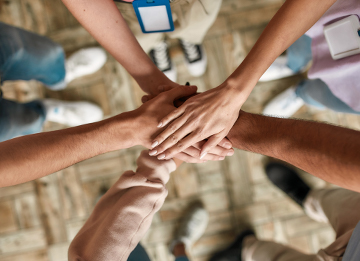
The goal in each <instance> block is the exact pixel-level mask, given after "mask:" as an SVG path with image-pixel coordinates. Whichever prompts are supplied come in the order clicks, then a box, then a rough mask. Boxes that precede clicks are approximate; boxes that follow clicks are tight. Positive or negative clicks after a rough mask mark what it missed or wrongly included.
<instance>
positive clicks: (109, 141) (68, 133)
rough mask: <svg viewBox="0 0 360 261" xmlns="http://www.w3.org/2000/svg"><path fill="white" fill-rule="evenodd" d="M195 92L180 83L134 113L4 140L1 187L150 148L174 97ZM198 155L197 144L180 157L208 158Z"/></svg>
mask: <svg viewBox="0 0 360 261" xmlns="http://www.w3.org/2000/svg"><path fill="white" fill-rule="evenodd" d="M194 92H196V88H194V86H181V87H177V88H174V89H172V90H170V91H168V92H164V93H162V94H160V95H158V96H157V97H156V98H154V99H153V100H151V101H149V102H146V103H145V104H143V105H142V106H141V107H140V108H138V109H136V110H134V111H131V112H126V113H122V114H120V115H118V116H115V117H112V118H109V119H107V120H103V121H100V122H97V123H92V124H87V125H83V126H78V127H73V128H69V129H64V130H59V131H52V132H44V133H39V134H33V135H27V136H23V137H19V138H15V139H11V140H8V141H4V142H1V143H0V187H4V186H11V185H15V184H19V183H23V182H27V181H30V180H33V179H36V178H40V177H43V176H46V175H49V174H51V173H54V172H56V171H59V170H61V169H63V168H66V167H68V166H70V165H72V164H74V163H77V162H79V161H82V160H85V159H88V158H91V157H94V156H96V155H99V154H102V153H105V152H109V151H114V150H119V149H124V148H129V147H131V146H135V145H143V146H145V147H147V148H150V147H151V137H153V136H154V135H156V134H157V133H158V132H159V130H158V128H157V127H156V126H157V122H158V120H159V119H160V118H161V117H163V116H164V115H166V114H167V113H169V112H170V111H172V110H174V109H176V108H175V107H174V104H173V103H174V100H177V99H179V98H181V97H186V96H188V95H191V94H193V93H194ZM197 147H200V145H199V144H198V145H197ZM230 152H231V153H233V150H232V149H224V148H223V147H217V148H216V150H214V151H213V153H214V154H209V155H208V156H207V158H205V159H204V161H206V160H223V159H224V156H226V155H228V154H229V153H230ZM199 154H200V150H198V149H196V147H192V148H188V149H186V150H185V151H184V152H182V153H180V154H178V155H176V157H177V158H178V159H181V160H184V161H187V162H194V163H195V162H204V161H203V160H200V159H199ZM176 163H177V164H179V163H180V162H179V161H176Z"/></svg>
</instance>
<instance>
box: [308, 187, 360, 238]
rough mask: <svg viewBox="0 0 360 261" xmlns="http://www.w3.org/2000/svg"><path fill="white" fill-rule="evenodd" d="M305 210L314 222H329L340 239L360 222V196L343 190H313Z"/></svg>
mask: <svg viewBox="0 0 360 261" xmlns="http://www.w3.org/2000/svg"><path fill="white" fill-rule="evenodd" d="M304 208H305V212H306V213H307V214H308V215H309V216H310V217H311V218H313V219H314V220H316V221H319V222H329V223H330V224H331V226H332V227H333V228H334V230H335V232H336V237H337V238H339V237H341V236H342V235H343V234H345V233H346V232H348V231H349V230H352V229H354V228H355V226H356V225H357V223H358V222H359V220H360V212H359V211H358V209H359V208H360V194H359V193H357V192H353V191H350V190H346V189H342V188H334V189H319V190H313V191H311V192H310V193H309V195H308V197H307V198H306V200H305V203H304Z"/></svg>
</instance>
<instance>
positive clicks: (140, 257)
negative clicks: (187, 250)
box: [128, 244, 189, 261]
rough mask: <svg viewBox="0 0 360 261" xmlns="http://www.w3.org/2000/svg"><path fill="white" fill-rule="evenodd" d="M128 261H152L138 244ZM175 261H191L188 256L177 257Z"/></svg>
mask: <svg viewBox="0 0 360 261" xmlns="http://www.w3.org/2000/svg"><path fill="white" fill-rule="evenodd" d="M128 261H150V258H149V256H148V254H147V253H146V251H145V249H144V248H143V247H142V246H141V245H140V244H138V245H137V247H135V249H134V250H133V251H132V253H131V254H130V256H129V258H128ZM175 261H189V259H188V258H187V257H186V256H181V257H177V258H176V259H175Z"/></svg>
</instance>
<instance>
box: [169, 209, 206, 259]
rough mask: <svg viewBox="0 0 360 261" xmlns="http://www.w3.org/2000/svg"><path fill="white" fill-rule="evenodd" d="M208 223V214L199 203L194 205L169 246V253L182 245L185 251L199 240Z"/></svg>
mask: <svg viewBox="0 0 360 261" xmlns="http://www.w3.org/2000/svg"><path fill="white" fill-rule="evenodd" d="M208 223H209V214H208V212H207V211H206V209H205V208H204V206H203V205H202V203H201V202H197V203H196V204H194V205H193V206H192V207H191V209H190V211H189V212H188V213H187V214H186V216H185V218H184V220H183V221H182V223H181V224H180V227H179V229H178V231H177V233H176V236H175V238H174V240H173V241H172V242H171V244H170V252H171V253H172V252H173V249H174V247H175V246H176V245H177V244H179V243H183V244H184V245H185V248H186V249H190V247H191V246H192V245H193V244H194V243H195V242H196V241H197V240H199V239H200V237H201V236H202V235H203V234H204V232H205V229H206V227H207V225H208Z"/></svg>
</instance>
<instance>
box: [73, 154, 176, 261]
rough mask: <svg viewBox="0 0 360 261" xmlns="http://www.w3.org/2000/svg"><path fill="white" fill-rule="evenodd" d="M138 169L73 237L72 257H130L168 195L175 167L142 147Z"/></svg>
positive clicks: (116, 186) (96, 260) (112, 191)
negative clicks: (152, 155)
mask: <svg viewBox="0 0 360 261" xmlns="http://www.w3.org/2000/svg"><path fill="white" fill-rule="evenodd" d="M137 164H138V168H137V170H136V172H133V171H127V172H125V173H124V174H123V175H122V176H121V177H120V179H119V180H118V181H117V182H116V183H115V184H114V185H113V186H112V187H111V188H110V189H109V191H108V192H107V193H106V194H105V195H104V196H103V197H102V198H101V199H100V201H99V202H98V203H97V204H96V206H95V208H94V211H93V212H92V214H91V215H90V217H89V219H88V220H87V221H86V223H85V225H84V226H83V227H82V228H81V230H80V231H79V233H78V234H77V235H76V237H75V238H74V240H73V241H72V243H71V245H70V248H69V253H68V256H69V260H71V261H73V260H87V261H89V260H92V261H93V260H94V261H100V260H101V261H105V260H106V261H108V260H118V261H125V260H127V258H128V256H129V255H130V253H131V252H132V251H133V250H134V248H135V247H136V246H137V244H138V243H139V241H140V240H141V238H142V237H143V236H144V234H145V232H146V231H147V230H148V229H149V227H150V224H151V222H152V219H153V216H154V214H155V213H156V212H157V211H158V210H159V209H160V207H161V206H162V205H163V203H164V200H165V198H166V196H167V189H166V188H165V184H166V183H167V182H168V180H169V177H170V173H171V172H172V171H174V170H175V169H176V164H175V162H174V161H173V160H168V161H159V160H157V159H156V158H155V157H150V156H149V155H148V153H147V152H146V151H143V152H142V153H141V155H140V157H139V158H138V160H137Z"/></svg>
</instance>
